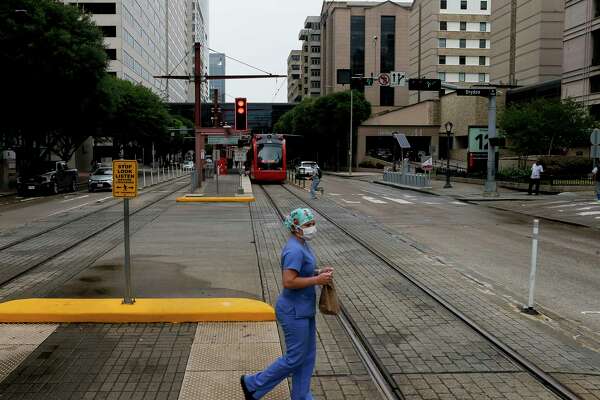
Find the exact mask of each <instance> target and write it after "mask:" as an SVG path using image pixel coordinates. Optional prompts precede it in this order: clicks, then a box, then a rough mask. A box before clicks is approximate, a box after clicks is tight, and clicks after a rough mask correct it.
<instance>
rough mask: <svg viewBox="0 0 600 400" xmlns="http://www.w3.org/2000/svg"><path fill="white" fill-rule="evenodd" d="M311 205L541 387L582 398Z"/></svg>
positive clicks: (564, 396) (570, 398) (571, 399)
mask: <svg viewBox="0 0 600 400" xmlns="http://www.w3.org/2000/svg"><path fill="white" fill-rule="evenodd" d="M281 186H282V187H283V188H284V189H285V190H286V191H288V192H289V193H290V194H292V195H293V196H294V197H296V198H298V199H299V200H302V201H303V202H305V199H303V198H302V197H300V196H298V195H297V194H296V193H294V192H293V191H292V190H290V189H289V188H288V187H286V186H285V185H281ZM310 207H311V208H312V209H313V210H315V211H316V212H317V213H319V214H320V215H321V216H323V217H324V218H325V219H326V220H327V221H329V222H330V223H331V224H332V225H333V226H335V227H336V228H338V229H339V230H340V231H342V232H343V233H345V234H346V235H347V236H348V237H350V238H351V239H352V240H354V241H355V242H357V243H358V244H359V245H361V246H362V247H364V248H365V249H366V250H367V251H369V252H370V253H371V254H373V255H374V256H375V257H377V258H379V259H380V260H381V261H382V262H383V263H384V264H386V265H387V266H388V267H389V268H391V269H393V270H394V271H396V272H397V273H399V274H400V275H402V277H403V278H404V279H406V280H407V281H409V282H410V283H411V284H413V285H414V286H415V287H417V288H418V289H420V290H421V291H422V292H424V293H425V294H427V295H428V296H429V297H431V298H432V299H433V300H435V301H436V302H437V303H438V304H440V305H441V306H442V307H444V308H445V309H446V310H447V311H449V312H450V313H451V314H452V315H454V316H455V317H457V318H458V319H459V320H461V321H462V322H463V323H464V324H465V325H467V326H468V327H469V328H471V329H472V330H474V331H475V332H476V333H477V334H479V335H480V336H481V337H483V338H484V339H485V340H487V341H488V342H490V343H491V344H492V345H493V346H494V347H496V348H497V349H498V350H500V351H501V352H502V353H503V354H504V355H505V356H507V357H508V358H509V359H510V360H512V361H513V362H515V363H516V364H517V365H519V366H521V367H522V368H523V369H524V370H526V371H527V372H529V373H530V374H531V375H532V376H533V377H534V378H535V379H536V380H537V381H538V382H540V383H541V384H542V385H543V386H544V387H546V388H547V389H549V390H551V391H552V392H553V393H554V394H556V395H557V396H559V397H560V398H562V399H567V400H581V397H579V396H577V395H576V394H575V393H574V392H573V391H571V389H569V388H567V387H566V386H565V385H563V384H562V383H560V382H559V381H558V380H556V379H555V378H554V377H552V376H551V375H550V374H548V373H546V372H545V371H544V370H542V369H541V368H540V367H538V366H537V365H536V364H534V363H533V362H531V361H529V360H528V359H526V358H525V357H523V356H522V355H521V354H519V353H518V352H517V351H516V350H514V349H513V348H512V347H510V346H509V345H507V344H505V343H503V342H502V341H501V340H500V339H498V338H497V337H496V336H494V335H493V334H492V333H491V332H489V331H488V330H486V329H485V328H483V327H481V326H480V325H478V324H477V323H476V322H475V321H473V320H472V319H471V318H469V317H467V316H466V315H465V314H464V313H462V312H461V311H460V310H458V309H457V308H456V307H454V306H453V305H452V304H451V303H450V302H448V301H447V300H445V299H444V298H443V297H442V296H440V295H439V294H437V293H436V292H435V291H433V290H431V289H429V288H428V287H427V285H425V284H423V283H421V282H420V281H419V280H418V279H416V278H414V277H413V276H411V275H410V274H409V273H408V272H406V271H404V270H403V269H402V268H401V267H399V266H398V265H397V264H395V263H394V262H393V261H392V260H390V259H389V258H388V257H387V256H386V255H385V254H382V253H381V252H380V251H378V250H377V249H375V248H373V247H372V246H371V245H369V244H367V243H365V242H364V241H363V240H361V239H360V238H358V237H357V236H356V235H355V234H354V233H352V232H350V231H349V230H348V229H347V228H345V227H343V226H342V225H341V224H339V223H337V222H336V221H335V220H334V219H333V218H331V217H330V216H329V215H327V213H326V212H324V211H323V210H321V209H319V208H318V207H314V206H312V205H310Z"/></svg>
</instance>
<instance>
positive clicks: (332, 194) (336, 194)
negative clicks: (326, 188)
mask: <svg viewBox="0 0 600 400" xmlns="http://www.w3.org/2000/svg"><path fill="white" fill-rule="evenodd" d="M329 195H330V196H341V194H339V193H329Z"/></svg>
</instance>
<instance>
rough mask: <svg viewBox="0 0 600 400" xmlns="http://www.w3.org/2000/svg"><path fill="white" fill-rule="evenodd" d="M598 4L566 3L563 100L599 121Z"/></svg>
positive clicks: (581, 0)
mask: <svg viewBox="0 0 600 400" xmlns="http://www.w3.org/2000/svg"><path fill="white" fill-rule="evenodd" d="M599 21H600V1H599V0H567V1H566V2H565V31H564V55H563V76H562V97H563V98H567V97H570V98H572V99H574V100H576V101H579V102H582V103H583V104H585V105H586V106H588V107H589V108H590V113H591V114H592V116H594V117H595V118H596V119H597V120H599V119H600V24H599Z"/></svg>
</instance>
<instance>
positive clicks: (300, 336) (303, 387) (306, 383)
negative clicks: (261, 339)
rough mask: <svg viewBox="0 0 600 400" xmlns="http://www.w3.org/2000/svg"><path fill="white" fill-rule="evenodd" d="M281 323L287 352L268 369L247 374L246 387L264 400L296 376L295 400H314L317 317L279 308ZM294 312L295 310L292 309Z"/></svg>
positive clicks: (293, 395) (294, 379)
mask: <svg viewBox="0 0 600 400" xmlns="http://www.w3.org/2000/svg"><path fill="white" fill-rule="evenodd" d="M276 313H277V321H278V322H279V324H280V325H281V328H282V329H283V333H284V335H285V346H286V352H285V354H284V355H283V356H281V357H279V358H278V359H277V360H276V361H275V362H274V363H273V364H271V365H269V366H268V367H267V369H265V370H264V371H262V372H259V373H257V374H255V375H247V376H246V378H245V381H246V387H247V388H248V390H250V391H251V392H254V398H255V399H257V400H258V399H260V398H262V397H263V396H264V395H266V394H267V393H269V392H270V391H271V390H273V388H274V387H275V386H277V385H278V384H279V383H280V382H281V381H282V380H284V379H285V378H287V377H288V376H290V375H292V398H291V399H292V400H313V396H312V394H311V392H310V378H311V376H312V373H313V370H314V368H315V360H316V356H317V354H316V353H317V332H316V326H315V317H312V318H296V317H295V316H294V315H293V314H292V315H290V314H286V313H284V312H283V311H282V310H280V309H279V307H276ZM292 313H293V310H292Z"/></svg>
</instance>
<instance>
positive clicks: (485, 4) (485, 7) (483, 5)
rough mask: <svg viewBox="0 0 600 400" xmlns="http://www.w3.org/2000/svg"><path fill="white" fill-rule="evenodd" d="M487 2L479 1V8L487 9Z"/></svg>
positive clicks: (484, 0)
mask: <svg viewBox="0 0 600 400" xmlns="http://www.w3.org/2000/svg"><path fill="white" fill-rule="evenodd" d="M487 3H488V2H487V1H486V0H483V1H482V2H481V6H480V7H479V8H481V9H482V10H487V6H488V5H487Z"/></svg>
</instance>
